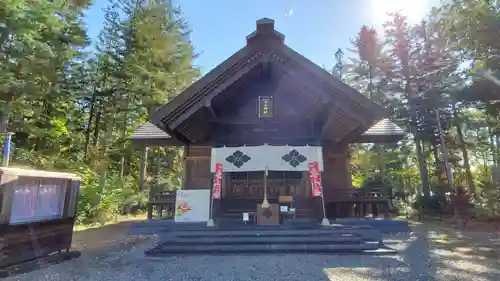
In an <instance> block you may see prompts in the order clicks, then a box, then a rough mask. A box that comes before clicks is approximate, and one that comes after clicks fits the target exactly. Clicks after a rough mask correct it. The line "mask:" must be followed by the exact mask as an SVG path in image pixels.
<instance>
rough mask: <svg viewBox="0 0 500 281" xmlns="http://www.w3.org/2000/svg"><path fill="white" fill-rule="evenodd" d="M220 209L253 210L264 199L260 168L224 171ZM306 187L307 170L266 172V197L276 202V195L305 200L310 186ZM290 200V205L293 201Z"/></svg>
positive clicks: (236, 212) (229, 211)
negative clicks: (248, 170) (247, 170)
mask: <svg viewBox="0 0 500 281" xmlns="http://www.w3.org/2000/svg"><path fill="white" fill-rule="evenodd" d="M224 181H225V183H224V184H223V185H224V187H223V192H222V200H221V213H222V214H226V215H230V214H232V215H235V216H236V215H238V216H240V215H241V213H243V212H255V210H256V208H257V204H260V203H262V200H263V199H264V172H263V171H255V172H230V173H225V178H224ZM307 187H308V177H307V172H295V171H285V172H283V171H269V172H268V176H267V200H268V201H269V203H271V204H272V203H278V200H279V197H280V196H292V198H293V201H294V203H295V204H297V206H301V205H303V204H300V203H301V202H308V201H309V200H308V199H310V198H311V190H310V188H307ZM295 204H294V205H295ZM306 205H307V204H306Z"/></svg>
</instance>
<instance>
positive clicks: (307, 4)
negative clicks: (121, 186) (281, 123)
mask: <svg viewBox="0 0 500 281" xmlns="http://www.w3.org/2000/svg"><path fill="white" fill-rule="evenodd" d="M94 1H95V4H94V5H93V6H92V7H91V9H90V10H89V11H88V12H87V13H86V22H87V27H88V31H89V36H90V38H91V39H93V40H95V39H96V38H97V35H98V34H99V31H100V29H101V28H102V25H103V20H104V12H103V11H102V9H103V8H105V7H106V5H107V3H106V2H107V1H106V0H94ZM436 2H437V0H314V1H308V0H252V1H237V0H210V1H208V0H173V3H174V5H175V6H178V7H180V9H181V10H182V14H183V17H184V19H185V20H186V21H187V22H188V25H189V27H190V29H191V30H192V32H191V34H190V40H191V42H192V44H193V45H194V48H195V52H196V53H198V54H199V57H198V58H197V59H196V61H195V64H196V66H197V67H199V68H200V69H201V71H202V73H206V72H208V71H210V70H211V69H212V68H214V67H215V66H217V65H218V64H219V63H221V62H222V61H224V60H225V59H226V58H228V57H229V56H231V55H232V54H233V53H235V52H236V51H238V50H239V49H240V48H242V47H243V46H244V45H245V37H246V36H247V35H248V34H250V33H251V32H252V31H254V30H255V21H256V20H258V19H260V18H263V17H267V18H271V19H273V20H274V21H275V29H276V30H277V31H279V32H281V33H282V34H284V35H285V44H287V45H288V46H289V47H291V48H292V49H294V50H295V51H297V52H299V53H301V54H302V55H304V56H305V57H307V58H309V59H310V60H312V61H313V62H315V63H316V64H318V65H320V66H325V67H326V68H327V69H331V68H332V66H333V65H334V64H335V58H334V53H335V52H336V51H337V49H338V48H341V49H342V50H343V51H344V53H345V54H346V55H345V56H346V57H347V56H349V52H348V50H347V49H348V48H351V47H352V44H351V43H350V40H351V39H353V38H354V37H355V36H356V34H357V33H358V32H359V30H360V28H361V26H362V25H368V26H373V27H375V28H377V29H380V28H381V24H382V23H383V22H384V21H385V20H386V19H387V16H386V13H387V12H390V11H393V10H395V9H399V10H401V11H402V12H403V13H404V14H406V15H407V16H408V17H409V19H410V21H412V22H418V21H419V20H420V19H421V18H422V17H423V16H425V13H426V12H427V11H428V10H429V9H430V7H431V6H432V5H435V4H436Z"/></svg>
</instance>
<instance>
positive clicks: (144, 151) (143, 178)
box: [139, 145, 148, 190]
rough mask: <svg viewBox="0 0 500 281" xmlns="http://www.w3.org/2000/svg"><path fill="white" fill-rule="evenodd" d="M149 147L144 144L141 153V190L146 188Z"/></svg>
mask: <svg viewBox="0 0 500 281" xmlns="http://www.w3.org/2000/svg"><path fill="white" fill-rule="evenodd" d="M147 159H148V147H147V145H144V147H143V149H142V153H141V166H140V171H139V187H140V189H141V190H146V173H147V167H148V166H147Z"/></svg>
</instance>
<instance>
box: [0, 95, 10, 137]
mask: <svg viewBox="0 0 500 281" xmlns="http://www.w3.org/2000/svg"><path fill="white" fill-rule="evenodd" d="M11 105H12V100H8V101H5V102H4V104H3V112H2V116H1V117H0V134H3V133H5V132H6V131H7V128H8V126H9V115H10V107H11Z"/></svg>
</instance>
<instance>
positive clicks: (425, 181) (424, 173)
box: [415, 133, 431, 198]
mask: <svg viewBox="0 0 500 281" xmlns="http://www.w3.org/2000/svg"><path fill="white" fill-rule="evenodd" d="M416 135H419V133H417V134H416ZM415 146H416V150H417V159H418V167H419V170H420V177H421V178H422V193H423V194H424V197H425V198H429V197H430V196H431V190H430V187H429V171H428V170H427V161H426V160H425V155H424V151H423V148H422V140H421V139H420V137H415Z"/></svg>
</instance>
